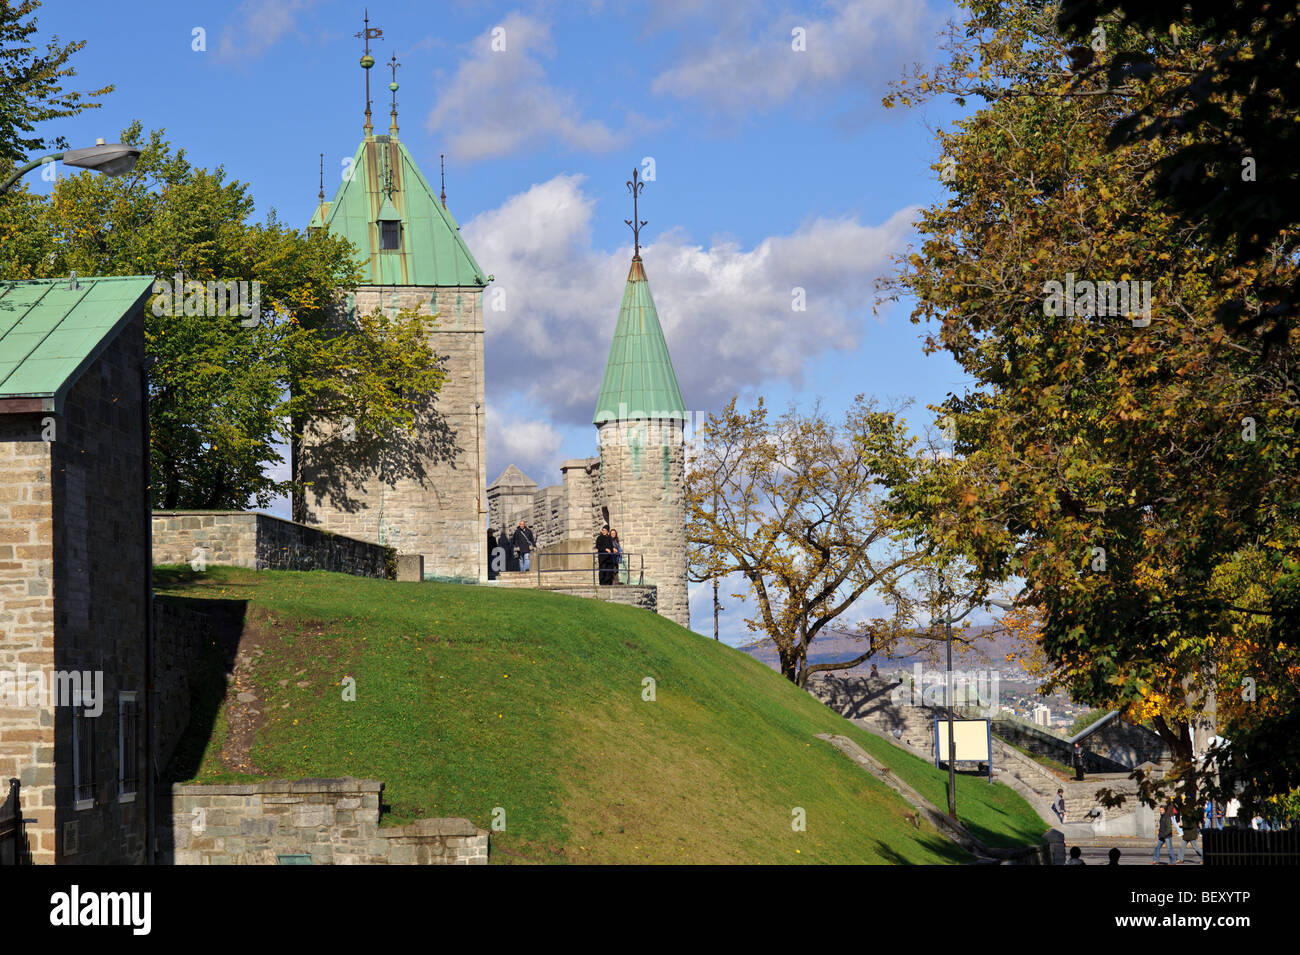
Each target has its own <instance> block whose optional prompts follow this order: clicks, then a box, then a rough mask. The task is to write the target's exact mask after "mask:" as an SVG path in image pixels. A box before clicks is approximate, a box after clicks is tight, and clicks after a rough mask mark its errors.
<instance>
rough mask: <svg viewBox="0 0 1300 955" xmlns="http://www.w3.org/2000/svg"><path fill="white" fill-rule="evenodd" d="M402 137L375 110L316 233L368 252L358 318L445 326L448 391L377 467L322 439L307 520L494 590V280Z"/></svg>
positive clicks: (437, 340) (311, 444) (312, 446)
mask: <svg viewBox="0 0 1300 955" xmlns="http://www.w3.org/2000/svg"><path fill="white" fill-rule="evenodd" d="M362 65H363V66H365V63H364V62H363V64H362ZM395 85H396V80H395V79H394V86H395ZM396 125H397V123H396V106H394V118H393V123H392V126H391V127H390V131H389V133H388V134H386V135H375V134H374V133H373V131H372V129H371V126H370V121H369V108H368V107H367V121H366V126H365V135H364V138H363V140H362V142H361V144H360V145H359V146H358V147H357V151H356V154H355V155H354V156H353V157H352V160H351V162H350V164H349V165H348V167H347V168H346V170H345V173H346V174H345V176H344V178H343V181H342V183H341V184H340V186H339V188H338V191H337V193H336V194H335V196H334V199H333V201H332V202H328V203H327V202H325V201H324V198H323V194H324V190H323V188H322V198H321V201H320V203H319V205H318V206H317V209H316V212H315V214H314V215H313V216H312V220H311V223H310V225H309V228H310V229H326V230H328V231H329V232H331V233H334V234H335V235H340V236H343V237H345V238H347V239H349V240H351V242H352V244H353V245H355V246H356V247H357V250H358V265H359V266H360V268H361V273H362V276H363V277H362V281H361V284H360V285H359V286H358V288H357V290H356V293H355V295H353V296H351V297H350V298H351V300H350V302H349V303H348V307H347V311H348V312H350V313H351V314H353V315H355V314H356V313H358V312H360V313H370V312H372V311H373V310H374V309H375V308H377V307H378V308H382V309H384V310H385V311H389V312H394V313H395V312H396V311H397V310H398V309H403V308H417V309H418V310H419V311H420V312H422V313H423V314H426V315H427V314H431V313H432V314H436V315H437V325H436V327H435V328H434V330H433V331H432V332H430V342H429V344H430V345H431V347H432V349H433V352H434V354H435V355H437V356H438V357H439V359H440V360H441V361H442V362H443V368H444V369H445V371H446V379H445V381H444V383H443V385H442V390H441V391H440V392H439V393H438V395H437V396H436V397H435V398H434V399H433V400H432V401H431V402H430V403H429V405H428V406H427V407H425V408H423V409H421V411H420V413H419V415H418V418H417V421H416V424H415V425H414V427H413V428H412V431H411V434H410V435H409V437H408V438H406V439H403V441H401V442H398V443H394V444H393V445H392V446H391V447H381V448H378V449H376V451H375V452H374V454H373V455H372V457H371V459H370V460H368V461H365V462H361V463H359V464H355V465H354V466H350V467H348V468H346V469H345V468H344V467H343V466H342V464H341V461H340V459H339V456H338V455H337V454H335V453H333V447H332V445H330V444H329V443H327V442H326V440H325V435H327V434H329V433H331V432H332V431H335V430H337V427H336V425H337V423H333V424H322V425H321V426H319V427H318V428H313V429H312V430H311V431H310V432H309V434H308V436H307V440H306V442H305V443H306V448H305V455H304V462H303V479H304V480H305V481H308V482H310V484H311V491H310V493H309V495H308V501H307V514H306V515H305V519H306V520H307V521H308V522H309V523H314V524H318V525H320V526H322V527H324V528H326V529H328V530H331V531H335V532H337V533H340V534H346V535H349V536H352V537H361V538H365V539H368V540H376V541H380V542H381V543H385V544H390V545H392V546H393V547H395V548H397V550H398V551H399V552H400V553H403V554H422V555H424V567H425V574H426V576H428V577H435V578H443V579H456V580H468V581H474V580H486V579H487V569H488V568H487V560H488V557H487V527H488V500H487V451H486V447H487V442H486V440H485V433H484V427H485V400H484V363H483V308H482V298H483V295H482V293H483V289H484V287H485V286H486V285H487V283H488V281H489V280H490V278H489V277H488V276H486V275H485V274H484V272H483V270H482V269H481V268H480V267H479V265H478V263H477V262H476V261H475V259H474V256H473V254H472V253H471V252H470V250H469V247H468V246H467V245H466V244H465V241H464V239H463V238H461V235H460V226H459V224H458V223H457V222H456V219H455V218H454V217H453V216H452V214H451V212H449V211H448V210H447V207H446V205H445V204H444V202H443V201H442V200H441V199H440V197H439V194H438V193H435V192H434V191H433V188H432V187H431V186H430V185H429V182H428V180H426V179H425V177H424V174H423V173H422V172H421V171H420V168H419V166H418V165H417V164H416V162H415V160H414V159H413V158H412V156H411V154H410V152H408V151H407V149H406V146H405V145H404V144H403V143H401V142H400V141H399V140H398V138H397V130H396ZM394 441H396V439H394ZM408 446H409V447H408ZM398 452H400V453H398ZM393 460H397V461H399V462H400V464H398V465H393V464H391V463H390V462H391V461H393Z"/></svg>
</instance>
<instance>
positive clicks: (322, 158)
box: [316, 153, 325, 202]
mask: <svg viewBox="0 0 1300 955" xmlns="http://www.w3.org/2000/svg"><path fill="white" fill-rule="evenodd" d="M316 195H317V197H318V198H319V199H320V201H321V202H324V201H325V154H324V153H321V154H320V192H318V193H317V194H316Z"/></svg>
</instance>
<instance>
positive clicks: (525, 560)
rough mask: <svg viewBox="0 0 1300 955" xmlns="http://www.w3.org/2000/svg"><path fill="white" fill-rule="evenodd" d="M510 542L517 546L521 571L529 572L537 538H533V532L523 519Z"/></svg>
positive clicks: (516, 550)
mask: <svg viewBox="0 0 1300 955" xmlns="http://www.w3.org/2000/svg"><path fill="white" fill-rule="evenodd" d="M510 541H511V543H512V544H514V545H515V552H516V553H517V554H518V555H519V569H520V570H527V569H528V564H529V558H530V556H531V554H532V551H533V548H534V547H536V546H537V538H536V537H534V536H533V532H532V531H531V530H530V529H529V527H528V525H527V524H525V523H524V521H523V519H522V518H520V520H519V526H518V527H516V528H515V533H514V535H513V536H512V537H511V539H510Z"/></svg>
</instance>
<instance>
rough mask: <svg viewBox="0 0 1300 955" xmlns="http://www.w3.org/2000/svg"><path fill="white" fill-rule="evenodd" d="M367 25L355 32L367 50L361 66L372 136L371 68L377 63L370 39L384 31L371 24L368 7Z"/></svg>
mask: <svg viewBox="0 0 1300 955" xmlns="http://www.w3.org/2000/svg"><path fill="white" fill-rule="evenodd" d="M363 22H364V23H365V26H364V27H363V28H362V30H361V32H360V33H354V34H353V36H355V37H356V38H357V39H358V40H364V41H365V52H364V53H362V54H361V68H362V69H363V70H365V71H366V125H365V131H366V135H367V136H372V135H373V134H374V132H375V128H374V127H373V126H372V125H371V124H370V68H371V67H372V66H374V65H375V58H374V57H373V56H371V55H370V41H371V40H377V39H379V38H380V37H381V36H383V35H384V31H383V30H381V29H379V28H378V27H372V26H371V25H370V10H369V9H367V10H366V13H365V18H364V21H363Z"/></svg>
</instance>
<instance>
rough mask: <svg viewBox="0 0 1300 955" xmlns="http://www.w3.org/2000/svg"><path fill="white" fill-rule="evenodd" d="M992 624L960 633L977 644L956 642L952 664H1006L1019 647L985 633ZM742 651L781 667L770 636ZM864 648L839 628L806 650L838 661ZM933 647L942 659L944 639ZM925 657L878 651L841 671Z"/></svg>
mask: <svg viewBox="0 0 1300 955" xmlns="http://www.w3.org/2000/svg"><path fill="white" fill-rule="evenodd" d="M994 629H995V628H994V627H992V626H988V625H981V626H974V627H971V628H970V629H969V630H967V631H965V632H964V633H962V637H963V638H964V639H970V640H976V641H978V643H977V646H976V647H974V648H972V649H971V650H970V651H968V652H967V653H966V654H964V655H963V654H962V653H961V652H960V650H959V649H958V645H957V644H954V647H953V666H954V667H962V668H966V669H969V668H971V667H990V668H993V669H997V668H998V667H1003V668H1005V667H1006V666H1007V654H1008V653H1012V652H1013V651H1015V650H1017V649H1018V645H1017V642H1016V640H1015V638H1014V637H1012V636H1011V635H1010V634H1008V633H994V634H992V635H991V636H985V635H986V634H989V633H990V631H992V630H994ZM739 649H740V650H741V651H742V652H744V653H748V654H749V655H750V656H752V657H753V658H754V659H756V660H759V661H760V662H762V663H765V664H767V665H768V666H769V667H771V668H772V669H774V670H777V671H778V672H779V671H780V669H781V667H780V662H779V660H778V657H777V654H776V644H774V643H773V642H772V640H771V639H770V638H767V637H764V638H762V639H759V640H755V641H754V642H753V643H747V644H745V645H744V646H741V647H740V648H739ZM864 649H865V646H864V644H862V643H860V642H859V641H857V640H855V639H853V638H852V637H850V636H847V635H845V634H842V633H839V632H831V633H823V634H821V635H819V636H818V637H817V638H816V639H815V640H813V642H812V646H811V647H810V648H809V650H808V660H809V662H810V663H838V662H840V661H842V660H852V659H853V658H854V657H856V656H858V655H859V654H861V653H862V651H863V650H864ZM935 651H936V652H937V653H939V654H940V656H939V657H936V658H935V659H938V660H940V661H942V660H943V656H942V654H943V652H944V651H943V643H942V642H940V643H938V644H937V645H936V647H935ZM925 662H926V658H925V657H924V656H922V655H919V654H914V655H900V656H894V657H890V656H885V655H883V654H881V655H877V656H874V657H872V658H871V659H869V660H868V661H867V662H866V663H864V664H861V665H859V666H857V667H854V668H853V669H851V670H843V671H840V672H841V673H842V674H844V673H852V674H857V675H861V674H863V673H867V672H869V671H870V669H871V664H873V663H874V664H875V665H876V666H877V667H878V668H879V669H880V672H881V673H893V672H894V671H896V670H899V669H902V670H911V668H912V665H913V664H914V663H925Z"/></svg>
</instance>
